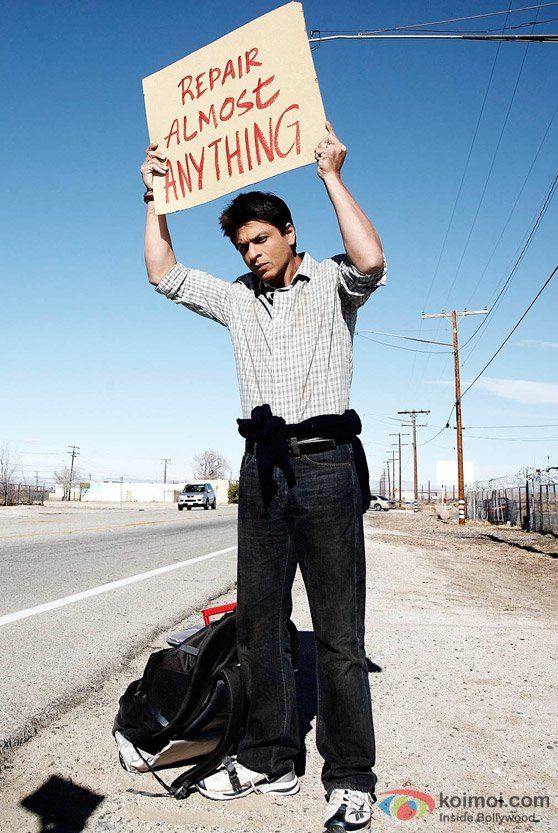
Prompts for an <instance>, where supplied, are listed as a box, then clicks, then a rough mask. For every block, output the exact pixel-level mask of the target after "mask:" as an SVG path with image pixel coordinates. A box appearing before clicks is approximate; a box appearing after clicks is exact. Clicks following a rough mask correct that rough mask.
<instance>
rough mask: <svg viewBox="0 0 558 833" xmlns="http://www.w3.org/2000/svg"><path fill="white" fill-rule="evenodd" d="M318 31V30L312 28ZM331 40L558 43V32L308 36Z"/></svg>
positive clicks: (310, 39)
mask: <svg viewBox="0 0 558 833" xmlns="http://www.w3.org/2000/svg"><path fill="white" fill-rule="evenodd" d="M314 31H319V30H317V29H316V30H314ZM332 40H470V41H494V42H499V41H502V42H504V43H558V34H548V35H533V34H531V35H475V34H472V35H470V34H466V33H464V32H461V33H460V34H457V35H449V34H447V35H438V34H430V33H421V34H419V35H411V34H407V35H395V34H391V35H390V34H372V35H366V34H363V33H360V32H359V33H358V34H356V35H326V36H325V37H323V36H322V35H320V36H319V37H317V38H312V37H310V38H308V42H309V43H317V44H320V43H324V42H325V41H332Z"/></svg>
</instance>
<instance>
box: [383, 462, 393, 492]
mask: <svg viewBox="0 0 558 833" xmlns="http://www.w3.org/2000/svg"><path fill="white" fill-rule="evenodd" d="M384 463H385V464H386V470H387V482H388V487H387V493H388V495H390V494H391V481H390V477H389V460H384Z"/></svg>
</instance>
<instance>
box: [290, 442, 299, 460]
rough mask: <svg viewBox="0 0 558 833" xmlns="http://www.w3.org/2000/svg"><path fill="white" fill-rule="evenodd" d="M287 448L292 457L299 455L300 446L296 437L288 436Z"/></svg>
mask: <svg viewBox="0 0 558 833" xmlns="http://www.w3.org/2000/svg"><path fill="white" fill-rule="evenodd" d="M289 448H290V451H291V454H292V456H293V457H300V448H299V446H298V440H297V438H296V437H289Z"/></svg>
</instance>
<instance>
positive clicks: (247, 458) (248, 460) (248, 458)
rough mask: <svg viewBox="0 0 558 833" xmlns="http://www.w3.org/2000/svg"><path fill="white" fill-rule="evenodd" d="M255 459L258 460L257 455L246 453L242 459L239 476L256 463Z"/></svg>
mask: <svg viewBox="0 0 558 833" xmlns="http://www.w3.org/2000/svg"><path fill="white" fill-rule="evenodd" d="M255 459H256V455H255V454H250V453H249V452H248V451H245V452H244V455H243V457H242V460H241V462H240V471H239V474H242V472H243V471H246V469H247V468H249V466H251V465H252V463H253V462H254V460H255Z"/></svg>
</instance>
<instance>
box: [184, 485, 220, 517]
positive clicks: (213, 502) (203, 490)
mask: <svg viewBox="0 0 558 833" xmlns="http://www.w3.org/2000/svg"><path fill="white" fill-rule="evenodd" d="M193 506H203V508H204V509H216V508H217V497H216V496H215V492H214V491H213V486H212V485H211V483H188V484H187V485H186V486H184V488H183V489H182V491H181V492H180V494H179V496H178V511H179V512H182V510H183V509H184V507H186V509H188V510H190V509H192V507H193Z"/></svg>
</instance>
